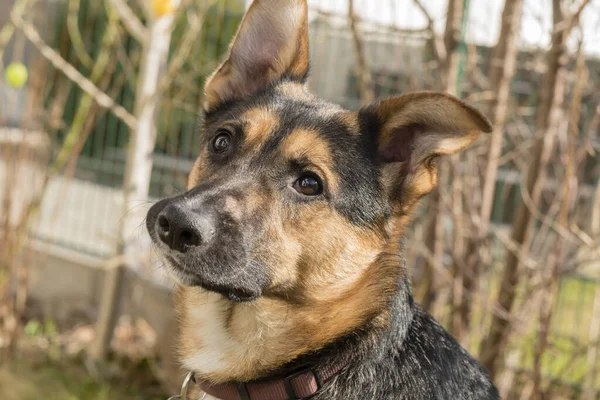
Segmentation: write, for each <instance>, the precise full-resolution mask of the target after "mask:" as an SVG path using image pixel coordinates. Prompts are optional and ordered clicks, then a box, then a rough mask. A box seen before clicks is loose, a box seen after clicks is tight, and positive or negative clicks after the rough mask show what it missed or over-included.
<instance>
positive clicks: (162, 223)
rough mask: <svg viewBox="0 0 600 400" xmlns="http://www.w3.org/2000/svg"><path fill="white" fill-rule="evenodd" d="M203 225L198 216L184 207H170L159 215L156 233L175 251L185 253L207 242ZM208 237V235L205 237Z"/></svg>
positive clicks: (173, 205) (172, 205)
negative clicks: (203, 233) (203, 232)
mask: <svg viewBox="0 0 600 400" xmlns="http://www.w3.org/2000/svg"><path fill="white" fill-rule="evenodd" d="M202 225H206V224H205V223H204V224H203V223H202V221H201V218H200V216H199V215H198V214H196V213H195V212H193V211H192V210H187V209H185V208H183V207H182V206H179V205H175V204H171V205H168V206H166V207H165V208H164V210H162V211H161V212H160V214H158V218H157V219H156V233H157V234H158V237H159V238H160V240H162V241H163V242H164V243H165V244H166V245H167V246H169V247H170V248H172V249H173V250H176V251H179V252H181V253H185V252H186V251H188V250H189V249H191V248H192V247H196V246H199V245H201V244H202V242H203V241H206V239H207V238H206V237H204V238H203V235H202V231H203V229H202V228H203V226H202ZM204 236H206V234H205V235H204Z"/></svg>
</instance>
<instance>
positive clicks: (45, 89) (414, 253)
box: [0, 0, 600, 400]
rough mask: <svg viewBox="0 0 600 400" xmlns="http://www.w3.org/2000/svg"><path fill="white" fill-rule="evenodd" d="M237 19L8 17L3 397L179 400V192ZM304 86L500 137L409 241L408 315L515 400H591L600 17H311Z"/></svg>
mask: <svg viewBox="0 0 600 400" xmlns="http://www.w3.org/2000/svg"><path fill="white" fill-rule="evenodd" d="M248 3H249V2H247V1H243V0H180V1H179V0H94V1H91V0H0V72H1V74H0V77H1V79H0V398H2V399H9V400H12V399H15V400H16V399H18V400H27V399H37V398H39V397H40V394H42V393H43V396H44V398H47V399H86V400H87V399H121V398H123V399H124V398H127V399H165V398H166V397H167V394H171V395H172V394H175V393H176V392H177V391H178V387H179V385H180V382H181V380H182V371H180V370H179V369H178V365H177V362H176V360H175V357H174V355H173V352H172V344H173V337H174V333H175V331H174V320H173V314H172V311H171V298H170V293H171V290H172V287H173V284H172V283H171V282H170V281H169V280H168V279H167V277H166V276H165V275H166V274H165V271H164V270H163V269H161V267H160V263H159V262H158V260H157V258H156V257H155V256H154V255H153V253H152V249H151V246H150V245H149V239H148V237H147V234H146V232H145V228H144V217H145V212H146V210H147V209H148V207H149V205H150V204H151V203H152V201H154V200H155V199H157V198H160V197H163V196H169V195H173V194H175V193H178V192H180V191H183V190H184V189H185V183H186V176H187V173H188V171H189V170H190V168H191V166H192V163H193V160H194V157H195V155H196V153H197V148H198V140H199V137H198V132H197V129H196V128H197V126H198V118H199V114H200V113H199V109H200V104H201V102H202V96H203V93H202V87H203V83H204V80H205V78H206V76H207V74H209V73H210V72H211V71H212V70H213V69H214V68H215V67H216V66H217V65H218V63H219V61H220V60H221V59H222V57H223V55H224V53H225V52H226V50H227V46H228V44H229V42H230V40H231V38H232V37H233V35H234V33H235V31H236V28H237V26H238V24H239V22H240V21H241V18H242V16H243V13H244V10H245V8H246V7H247V6H248ZM309 8H310V13H309V17H310V28H309V30H310V46H311V57H312V69H311V70H312V75H311V79H310V81H309V86H310V87H311V88H312V90H313V91H315V92H316V93H317V94H319V95H320V96H322V97H324V98H326V99H328V100H332V101H334V102H337V103H340V104H342V105H344V106H346V107H350V108H352V107H358V106H360V105H361V104H365V103H368V102H370V101H371V100H373V99H374V98H376V97H380V96H388V95H392V94H397V93H402V92H406V91H410V90H423V89H429V90H441V91H447V92H450V93H452V94H455V95H457V96H459V97H461V98H463V99H465V100H466V101H467V102H469V103H471V104H473V105H475V106H477V107H479V108H480V109H481V110H483V111H484V112H485V113H486V114H487V115H488V117H489V118H490V119H491V120H492V121H493V124H494V132H493V133H491V134H489V135H483V136H482V137H481V138H480V139H479V140H478V141H477V143H476V145H475V146H474V147H473V148H472V149H471V150H470V151H468V152H466V153H464V154H462V155H460V156H455V157H453V158H450V159H447V160H444V161H443V163H442V165H441V167H440V171H441V176H440V187H439V189H438V190H437V191H435V192H434V193H432V194H431V195H430V196H429V197H428V198H427V199H426V200H425V201H424V202H423V204H422V206H421V208H420V209H419V211H418V215H417V217H416V218H415V221H414V223H413V226H412V228H411V229H410V231H409V234H408V237H407V246H406V247H407V254H406V256H407V260H408V263H407V265H408V267H409V269H410V273H411V275H412V277H413V287H414V293H415V297H416V298H417V300H418V302H419V303H421V304H422V305H423V307H424V308H425V309H427V310H428V311H429V312H430V313H432V314H433V315H434V316H435V317H436V318H438V319H439V320H440V321H441V322H442V323H443V324H444V326H445V327H446V328H447V329H448V330H449V331H450V332H451V333H452V334H453V335H454V336H455V337H456V338H457V339H458V340H459V341H460V342H461V343H462V344H463V345H464V346H465V347H466V348H467V349H468V350H469V351H470V352H471V353H472V354H474V355H475V356H476V357H477V358H479V360H480V361H481V362H482V363H483V364H484V365H485V366H486V367H487V368H488V369H489V371H490V373H491V374H492V376H493V378H494V380H495V382H496V383H497V384H498V386H499V388H500V390H501V392H502V395H503V398H508V399H542V398H543V399H586V400H591V399H599V398H600V359H599V354H598V346H599V342H598V340H599V338H600V281H599V279H600V181H599V177H600V157H599V156H598V151H600V135H599V133H600V91H599V90H598V88H599V87H600V1H599V0H490V1H485V2H484V1H475V0H470V1H469V0H420V1H419V0H378V1H376V2H375V1H368V0H309Z"/></svg>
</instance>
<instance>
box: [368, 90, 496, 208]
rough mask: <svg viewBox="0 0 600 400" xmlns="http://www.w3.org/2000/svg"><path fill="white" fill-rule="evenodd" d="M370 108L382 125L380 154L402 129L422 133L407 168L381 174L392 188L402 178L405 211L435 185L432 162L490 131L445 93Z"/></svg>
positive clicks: (405, 97) (394, 100) (409, 96)
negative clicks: (420, 130) (417, 130)
mask: <svg viewBox="0 0 600 400" xmlns="http://www.w3.org/2000/svg"><path fill="white" fill-rule="evenodd" d="M371 107H372V108H373V110H374V111H375V112H376V114H377V115H378V116H379V118H380V120H381V121H382V122H383V128H382V132H381V135H380V141H379V148H380V149H381V150H382V149H384V148H385V147H386V146H388V145H389V143H390V142H391V141H392V140H393V139H394V136H395V135H397V134H401V133H399V131H400V130H401V129H402V128H410V127H411V126H419V129H422V132H419V133H417V134H416V135H417V136H416V137H415V138H414V142H413V148H412V149H411V157H410V164H409V165H401V166H399V165H390V166H387V167H386V170H384V174H383V175H384V180H388V186H391V185H394V184H395V182H394V179H395V177H398V176H403V177H404V181H403V183H402V197H401V198H400V199H399V203H401V204H402V208H403V209H404V210H406V209H408V208H411V207H412V206H413V204H414V203H415V202H416V201H418V200H419V199H420V198H421V197H423V196H424V195H426V194H428V193H429V192H431V190H433V188H434V187H435V186H436V185H437V168H436V166H435V162H434V161H433V158H435V157H437V156H439V155H446V154H454V153H456V152H458V151H460V150H462V149H464V148H466V147H467V146H469V145H470V144H471V143H472V142H473V141H474V140H475V139H477V137H478V136H479V134H480V133H481V132H482V131H483V132H490V131H491V126H490V124H489V122H488V120H487V119H486V118H485V117H484V116H483V115H482V114H481V113H480V112H479V111H477V110H476V109H475V108H473V107H471V106H469V105H467V104H465V103H463V102H462V101H460V100H458V99H456V98H455V97H453V96H450V95H448V94H446V93H439V92H415V93H409V94H406V95H403V96H398V97H392V98H389V99H386V100H382V101H378V102H376V103H375V104H374V105H372V106H371Z"/></svg>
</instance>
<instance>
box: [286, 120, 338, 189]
mask: <svg viewBox="0 0 600 400" xmlns="http://www.w3.org/2000/svg"><path fill="white" fill-rule="evenodd" d="M281 152H282V153H283V155H284V156H285V157H286V158H291V159H294V158H299V157H306V158H308V160H309V161H310V162H311V163H312V164H313V166H314V167H315V168H316V169H317V172H320V173H321V174H324V175H325V177H324V178H325V180H326V181H327V182H328V185H329V188H330V190H332V191H336V190H337V188H338V180H337V176H336V174H334V173H333V169H332V166H333V164H332V163H333V161H332V159H331V150H330V149H329V145H328V144H327V142H326V141H325V140H323V138H322V137H321V136H320V134H319V132H317V131H311V130H308V129H296V130H295V131H294V132H292V133H291V134H290V135H289V136H288V137H286V138H285V140H284V141H283V143H282V145H281Z"/></svg>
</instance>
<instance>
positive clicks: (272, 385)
mask: <svg viewBox="0 0 600 400" xmlns="http://www.w3.org/2000/svg"><path fill="white" fill-rule="evenodd" d="M346 365H348V362H342V363H338V364H334V365H331V366H328V367H324V368H314V369H313V368H304V369H301V370H299V371H297V372H295V373H293V374H290V375H287V376H284V377H280V378H272V377H270V378H265V379H260V380H256V381H252V382H248V383H245V382H228V383H222V384H211V383H209V382H208V381H203V380H199V379H196V383H197V384H198V387H199V388H200V389H202V391H203V392H204V393H206V394H208V395H210V396H213V397H216V398H217V399H221V400H299V399H306V398H309V397H311V396H314V395H315V394H317V393H318V392H319V390H320V389H321V388H322V387H323V384H324V383H325V382H327V381H328V380H329V379H330V378H332V377H333V376H335V375H336V374H337V373H338V372H340V371H341V370H342V369H343V368H344V367H345V366H346Z"/></svg>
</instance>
